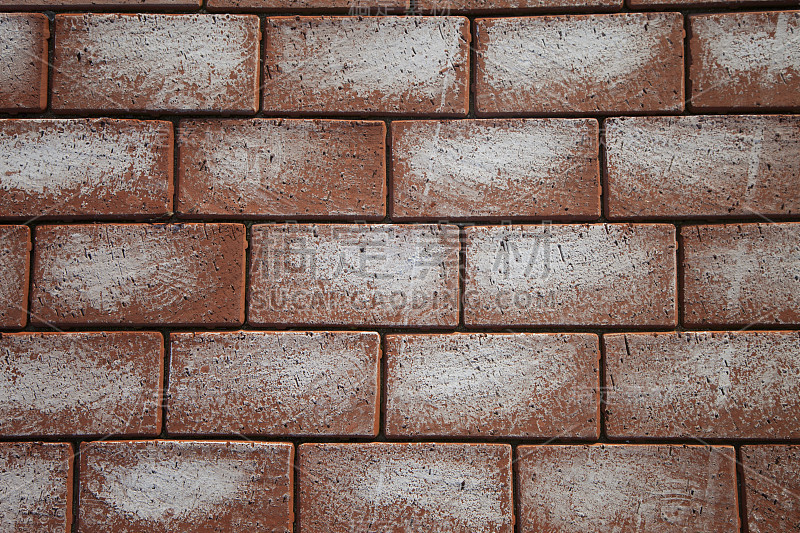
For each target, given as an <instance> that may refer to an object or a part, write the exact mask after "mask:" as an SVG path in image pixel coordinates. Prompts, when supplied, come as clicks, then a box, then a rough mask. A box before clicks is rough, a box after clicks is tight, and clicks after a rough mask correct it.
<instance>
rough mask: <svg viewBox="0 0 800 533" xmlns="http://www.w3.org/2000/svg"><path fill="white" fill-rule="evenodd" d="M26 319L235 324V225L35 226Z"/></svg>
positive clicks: (239, 249)
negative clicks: (31, 273)
mask: <svg viewBox="0 0 800 533" xmlns="http://www.w3.org/2000/svg"><path fill="white" fill-rule="evenodd" d="M35 239H36V246H35V250H34V267H33V276H32V277H33V284H32V291H33V293H32V296H31V301H32V303H31V321H32V322H34V323H36V324H55V325H61V326H77V325H93V324H108V325H117V324H119V325H128V326H132V325H133V326H136V325H151V324H152V325H155V324H169V325H183V326H187V325H198V326H200V325H203V326H207V327H209V326H235V325H240V324H241V323H242V322H243V321H244V275H245V272H244V270H245V248H246V246H247V242H246V240H245V228H244V226H242V225H240V224H166V225H149V224H104V225H67V226H39V227H38V228H36V235H35Z"/></svg>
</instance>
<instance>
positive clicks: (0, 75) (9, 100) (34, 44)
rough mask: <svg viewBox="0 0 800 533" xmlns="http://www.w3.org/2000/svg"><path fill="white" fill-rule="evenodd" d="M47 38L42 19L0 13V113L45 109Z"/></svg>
mask: <svg viewBox="0 0 800 533" xmlns="http://www.w3.org/2000/svg"><path fill="white" fill-rule="evenodd" d="M0 5H2V4H0ZM49 38H50V22H49V21H48V20H47V17H46V16H44V15H42V14H39V13H32V14H21V13H0V54H2V56H3V68H2V69H1V70H0V112H10V113H16V112H20V111H43V110H44V109H45V108H46V107H47V60H48V56H47V40H48V39H49Z"/></svg>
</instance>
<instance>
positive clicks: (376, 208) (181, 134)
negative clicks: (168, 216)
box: [178, 119, 386, 220]
mask: <svg viewBox="0 0 800 533" xmlns="http://www.w3.org/2000/svg"><path fill="white" fill-rule="evenodd" d="M385 140H386V125H385V124H384V123H383V122H377V121H375V122H364V121H354V120H292V119H286V120H265V119H253V120H191V121H184V122H181V125H180V127H179V130H178V153H179V154H180V168H179V180H180V181H179V182H180V187H179V193H180V196H179V198H178V209H179V211H180V212H182V213H186V214H190V215H201V216H206V215H208V216H255V217H258V216H269V217H281V218H291V217H297V218H357V219H361V220H366V219H372V220H380V219H382V218H383V217H384V216H385V215H386V148H385V145H384V143H385Z"/></svg>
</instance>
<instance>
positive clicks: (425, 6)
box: [415, 0, 622, 15]
mask: <svg viewBox="0 0 800 533" xmlns="http://www.w3.org/2000/svg"><path fill="white" fill-rule="evenodd" d="M415 7H416V9H417V10H419V11H421V12H422V13H431V14H433V15H445V14H448V15H449V14H450V13H469V14H490V13H515V12H516V13H518V12H519V11H565V10H570V11H593V10H597V11H606V10H619V9H620V8H621V7H622V0H417V2H416V3H415Z"/></svg>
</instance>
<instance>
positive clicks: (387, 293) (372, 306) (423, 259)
mask: <svg viewBox="0 0 800 533" xmlns="http://www.w3.org/2000/svg"><path fill="white" fill-rule="evenodd" d="M251 246H252V252H251V264H250V284H251V285H250V301H249V306H250V307H249V309H250V311H249V318H248V321H249V322H250V324H253V325H299V324H308V325H370V326H421V327H425V326H430V327H444V326H450V327H452V326H455V325H456V324H458V252H459V242H458V228H456V227H455V226H447V225H441V226H436V225H429V224H424V225H423V224H420V225H391V224H375V225H341V224H330V225H310V224H292V225H289V224H287V225H272V224H270V225H266V224H265V225H256V226H253V227H252V229H251Z"/></svg>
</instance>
